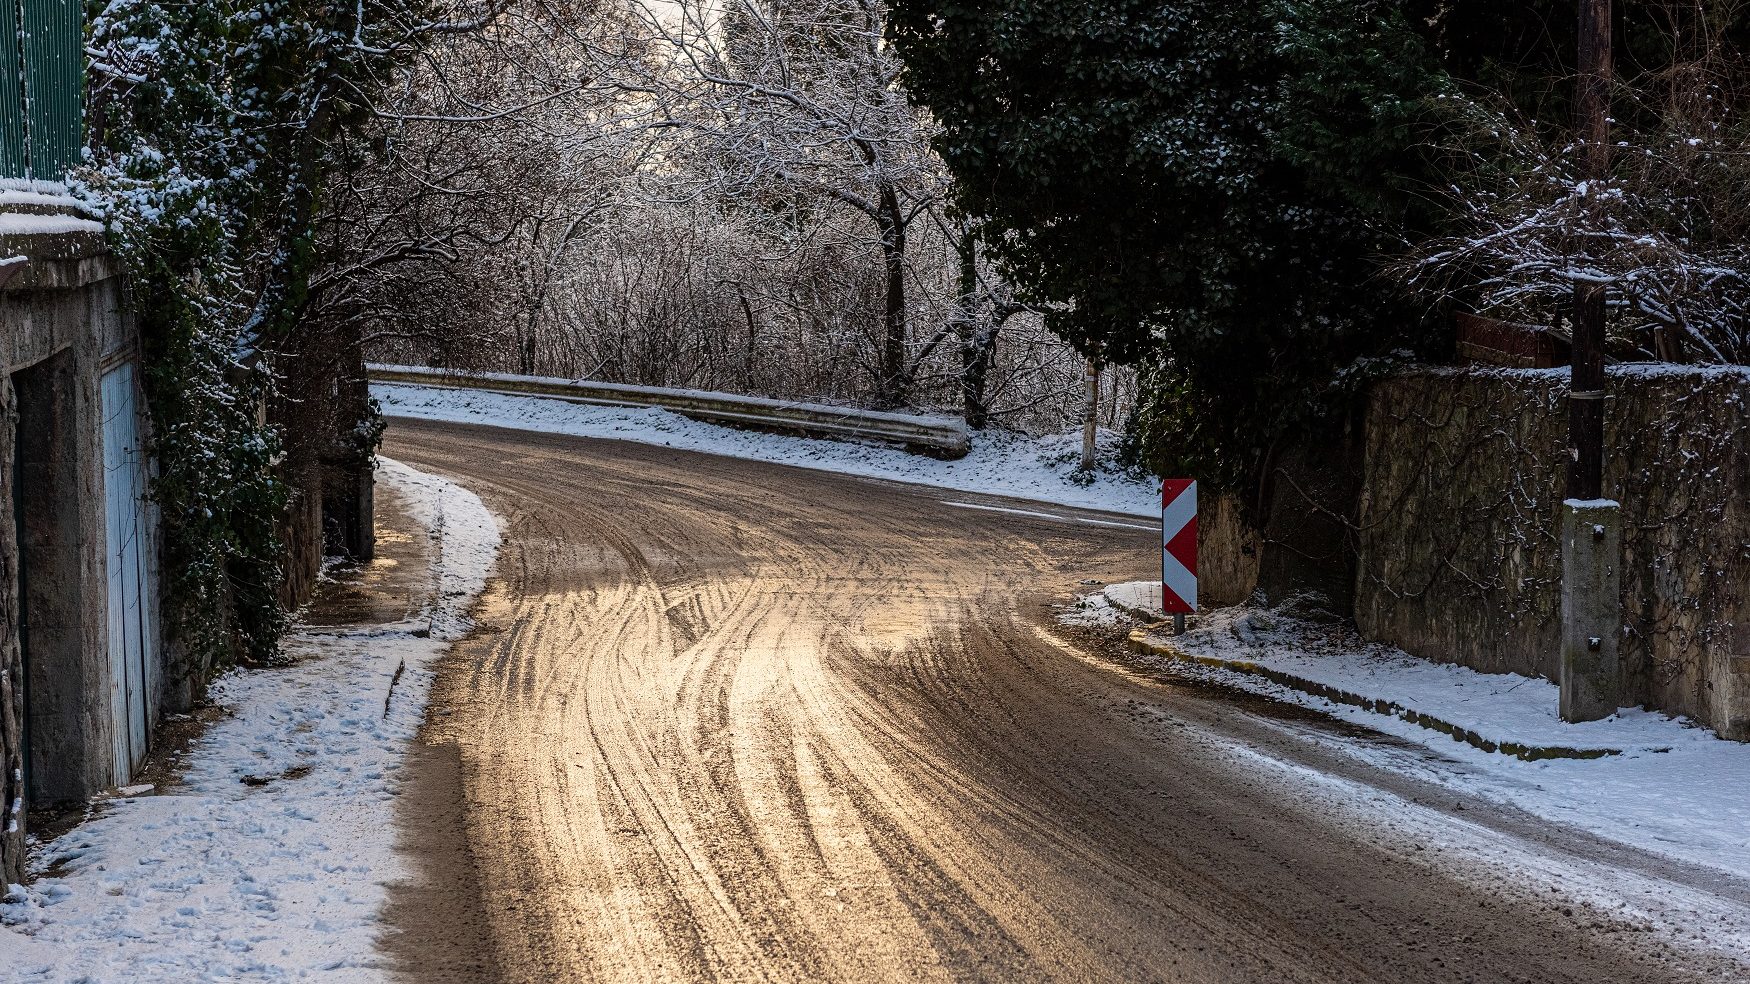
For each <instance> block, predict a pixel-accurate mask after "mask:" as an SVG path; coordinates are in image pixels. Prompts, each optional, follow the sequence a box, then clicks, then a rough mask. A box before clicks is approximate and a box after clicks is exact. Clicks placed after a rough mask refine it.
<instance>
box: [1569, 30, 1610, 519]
mask: <svg viewBox="0 0 1750 984" xmlns="http://www.w3.org/2000/svg"><path fill="white" fill-rule="evenodd" d="M1610 7H1611V0H1580V63H1579V68H1580V77H1579V83H1578V85H1577V87H1576V91H1575V93H1574V116H1575V126H1574V129H1575V131H1576V134H1577V136H1578V137H1579V141H1580V177H1581V180H1583V181H1585V182H1586V183H1587V195H1588V196H1589V197H1592V198H1594V199H1595V198H1596V196H1598V195H1599V194H1601V193H1602V192H1603V190H1604V182H1605V180H1606V179H1607V178H1609V176H1610V85H1611V76H1612V63H1611V62H1612V59H1611V25H1610V12H1611V11H1610ZM1605 295H1606V289H1605V287H1604V285H1603V284H1581V285H1579V286H1577V287H1575V288H1574V365H1573V371H1572V375H1571V377H1570V382H1569V387H1568V389H1569V394H1568V443H1569V456H1568V498H1570V499H1588V500H1590V499H1600V498H1603V496H1604V319H1605V303H1604V302H1605Z"/></svg>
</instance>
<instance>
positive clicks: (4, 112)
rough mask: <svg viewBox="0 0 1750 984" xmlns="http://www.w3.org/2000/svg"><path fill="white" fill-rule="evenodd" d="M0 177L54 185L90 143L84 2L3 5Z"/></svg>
mask: <svg viewBox="0 0 1750 984" xmlns="http://www.w3.org/2000/svg"><path fill="white" fill-rule="evenodd" d="M0 60H3V71H0V125H3V126H4V129H5V132H4V134H0V177H11V178H36V179H39V180H53V179H56V178H60V177H62V176H64V175H65V174H66V173H67V169H68V168H70V167H72V166H73V165H75V164H77V163H78V162H79V158H80V153H81V150H82V149H83V148H84V145H85V11H84V4H83V3H82V0H0Z"/></svg>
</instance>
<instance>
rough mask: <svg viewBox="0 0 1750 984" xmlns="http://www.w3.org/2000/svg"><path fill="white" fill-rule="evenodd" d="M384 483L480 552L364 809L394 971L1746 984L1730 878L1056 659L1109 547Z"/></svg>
mask: <svg viewBox="0 0 1750 984" xmlns="http://www.w3.org/2000/svg"><path fill="white" fill-rule="evenodd" d="M385 452H386V453H387V454H390V455H393V456H394V457H396V458H399V459H401V460H404V461H407V462H408V463H410V464H412V465H414V466H416V467H419V468H422V469H425V470H429V471H433V472H436V473H439V474H443V475H446V476H449V477H452V478H454V479H456V480H458V481H460V482H461V483H462V484H464V485H466V486H467V487H469V488H470V489H472V490H474V491H475V492H477V493H479V494H480V495H481V497H482V498H483V499H484V500H485V501H486V502H487V504H488V505H489V506H491V507H492V508H493V509H494V510H496V511H497V512H498V513H499V514H500V515H501V516H502V518H503V520H504V541H505V546H504V551H503V553H502V554H501V557H500V561H499V572H500V577H499V579H498V580H497V581H495V582H494V583H493V584H492V585H491V586H489V588H488V590H487V592H486V594H485V596H484V600H483V604H482V608H481V610H480V613H479V619H480V622H481V624H482V629H481V631H480V632H478V633H477V634H476V635H475V636H473V637H472V638H470V639H469V640H466V641H464V642H463V643H461V644H459V645H458V646H457V647H456V648H455V650H454V651H453V652H452V654H451V655H450V656H449V657H448V659H447V661H446V662H445V663H444V664H442V665H441V666H440V668H439V675H438V679H437V682H436V684H435V686H434V690H433V695H432V701H433V703H432V711H431V715H430V718H429V723H428V725H427V727H426V730H425V733H424V739H425V742H426V745H427V748H426V749H425V750H424V752H422V754H421V755H420V756H418V758H417V760H416V769H417V771H418V773H419V774H417V775H415V776H413V777H411V778H410V780H409V785H410V786H412V787H413V788H422V789H423V790H424V792H423V793H422V794H420V795H417V796H410V797H404V798H403V801H402V804H401V811H402V820H403V822H404V824H405V838H404V840H405V842H406V843H408V844H409V846H411V847H412V848H413V850H414V854H415V859H416V861H417V862H418V863H419V864H420V865H421V866H422V870H423V871H424V880H423V882H422V883H421V884H419V885H417V886H413V887H408V888H403V889H399V890H397V891H396V892H395V893H393V895H392V898H391V905H390V915H391V918H392V920H393V921H394V923H395V926H394V929H395V930H396V932H395V933H394V934H393V935H392V937H391V938H390V944H391V946H392V947H393V948H394V950H395V952H396V954H397V955H398V958H399V959H400V960H401V961H402V964H403V968H404V970H405V971H406V973H407V977H408V979H409V980H421V981H434V980H446V979H449V980H509V981H555V980H565V981H592V980H602V981H622V980H629V981H647V980H648V981H728V980H769V981H818V980H844V981H865V980H950V979H952V980H992V981H1018V980H1037V979H1057V980H1076V981H1092V980H1114V981H1117V980H1122V981H1137V980H1167V981H1183V982H1201V981H1221V982H1236V981H1246V982H1250V981H1257V982H1279V981H1281V982H1296V981H1318V982H1324V981H1392V982H1417V981H1479V982H1526V984H1554V982H1563V981H1576V982H1577V981H1586V982H1592V984H1596V982H1602V981H1636V982H1642V981H1645V982H1656V981H1667V980H1697V981H1703V980H1705V981H1714V982H1721V981H1737V980H1750V963H1747V962H1746V960H1745V954H1746V953H1747V952H1750V888H1746V886H1744V885H1743V884H1741V883H1737V882H1733V881H1730V880H1724V879H1722V878H1721V877H1720V876H1718V875H1714V874H1710V873H1707V872H1701V871H1694V870H1687V869H1683V868H1680V867H1674V866H1673V865H1672V864H1671V863H1670V862H1667V861H1662V860H1658V859H1655V858H1651V857H1648V856H1644V855H1640V854H1638V853H1634V852H1631V851H1627V850H1625V849H1623V848H1620V847H1615V846H1611V845H1609V844H1606V843H1603V842H1601V841H1598V840H1596V839H1594V838H1591V837H1589V836H1587V835H1585V834H1582V833H1579V832H1576V831H1570V830H1566V829H1563V828H1560V827H1555V826H1552V825H1550V824H1548V823H1547V822H1543V821H1536V820H1532V819H1531V818H1529V817H1526V816H1524V815H1521V814H1516V813H1513V812H1511V811H1509V810H1506V809H1504V808H1499V807H1495V806H1492V805H1491V804H1489V803H1486V802H1482V801H1479V800H1473V799H1466V798H1463V797H1460V796H1456V795H1455V794H1454V793H1452V792H1450V791H1447V790H1444V789H1441V788H1439V787H1436V786H1434V785H1432V784H1423V783H1421V782H1420V781H1418V780H1416V779H1413V778H1409V777H1406V776H1404V775H1400V774H1393V773H1389V772H1386V771H1383V770H1380V769H1378V768H1376V767H1372V766H1368V765H1366V764H1364V763H1362V762H1360V761H1358V760H1355V759H1352V758H1350V757H1348V756H1345V755H1343V754H1341V753H1340V752H1337V751H1333V750H1332V743H1331V742H1329V741H1313V740H1309V738H1308V735H1309V733H1310V732H1312V731H1315V730H1317V731H1321V732H1322V733H1324V734H1326V735H1328V733H1329V730H1330V729H1331V728H1333V727H1336V726H1334V725H1330V724H1327V723H1324V722H1321V721H1316V720H1304V719H1299V718H1296V717H1282V716H1280V713H1273V712H1272V711H1271V710H1270V708H1269V707H1268V706H1266V705H1250V704H1245V703H1236V702H1235V700H1234V699H1232V698H1229V697H1226V696H1222V695H1218V694H1211V693H1209V692H1207V691H1206V690H1202V689H1199V688H1197V687H1195V686H1192V685H1189V684H1177V683H1174V682H1173V681H1171V680H1166V679H1162V678H1159V677H1151V676H1145V675H1141V674H1138V673H1134V672H1130V671H1128V670H1127V669H1126V667H1125V666H1123V665H1121V664H1117V663H1114V662H1112V661H1111V660H1110V659H1108V657H1107V655H1103V654H1101V653H1100V652H1099V651H1098V646H1097V645H1096V644H1095V642H1094V640H1093V638H1092V637H1089V638H1080V637H1077V636H1074V635H1070V634H1069V633H1070V632H1072V631H1073V630H1068V629H1064V628H1062V627H1060V626H1055V623H1054V622H1053V620H1052V618H1051V617H1050V610H1049V606H1050V605H1051V604H1053V603H1062V602H1067V601H1068V600H1069V599H1070V598H1072V597H1073V596H1074V595H1076V594H1078V593H1081V592H1084V591H1086V590H1087V589H1086V588H1085V587H1084V586H1083V582H1085V581H1101V582H1105V581H1113V580H1120V579H1126V578H1128V576H1129V575H1130V574H1132V573H1133V572H1134V571H1136V570H1139V569H1147V566H1148V565H1150V564H1151V563H1152V562H1153V558H1154V552H1155V550H1156V547H1155V546H1154V537H1153V536H1152V535H1151V533H1150V532H1149V531H1147V530H1139V529H1135V528H1133V527H1135V526H1136V525H1137V523H1136V521H1135V520H1134V519H1132V518H1128V517H1122V516H1111V515H1099V514H1086V513H1078V512H1076V511H1075V510H1070V509H1065V508H1063V507H1055V506H1054V507H1050V508H1049V510H1042V509H1040V508H1038V507H1030V506H1029V505H1028V504H1025V503H1005V502H1001V501H997V500H986V499H982V498H979V497H976V496H968V495H965V494H958V493H956V494H944V493H942V492H941V491H940V490H934V491H932V490H929V489H924V488H918V487H907V486H900V485H894V484H887V483H881V482H874V481H870V480H866V479H853V478H844V477H839V476H834V475H831V474H827V473H822V472H806V471H800V470H795V469H788V468H783V467H780V466H775V465H770V464H754V463H746V462H740V461H735V460H731V459H725V458H713V457H706V456H701V455H695V454H691V453H686V452H678V451H671V450H667V449H664V448H659V447H647V446H639V445H631V444H619V443H612V442H605V441H596V440H587V439H580V438H575V437H564V436H551V435H539V434H526V433H515V432H510V431H497V430H488V429H482V428H471V427H466V426H460V425H454V424H437V423H429V422H416V421H407V420H397V421H395V422H394V424H393V426H392V427H391V429H390V432H389V438H388V443H387V446H386V448H385ZM967 504H971V505H974V506H978V507H983V508H965V506H966V505H967ZM988 507H996V508H994V509H993V508H988ZM1066 519H1074V520H1077V521H1065V520H1066ZM1086 520H1092V521H1093V522H1087V521H1086ZM1102 524H1109V525H1102ZM1353 740H1357V741H1367V740H1383V739H1378V738H1370V737H1368V736H1364V735H1356V736H1355V737H1354V739H1353Z"/></svg>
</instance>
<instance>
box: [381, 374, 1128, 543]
mask: <svg viewBox="0 0 1750 984" xmlns="http://www.w3.org/2000/svg"><path fill="white" fill-rule="evenodd" d="M371 395H372V396H375V397H376V398H377V400H378V402H379V403H381V404H382V407H383V413H384V414H385V415H387V416H390V417H403V418H410V419H416V420H439V421H446V422H449V423H460V424H484V425H487V426H491V427H505V428H511V429H514V430H525V431H535V432H539V433H545V434H566V435H570V436H572V437H594V438H606V439H609V440H616V441H631V442H635V443H638V444H654V445H659V446H663V447H671V448H676V449H679V450H683V451H699V452H703V453H705V454H715V455H722V456H724V457H730V458H740V459H744V460H748V461H766V462H771V463H773V464H780V465H793V466H796V467H798V468H812V469H815V470H817V471H830V472H838V473H840V474H844V475H860V476H863V477H867V478H881V479H887V480H889V481H895V482H906V483H909V484H912V485H928V486H934V487H937V488H946V489H956V490H959V491H962V492H976V493H982V494H986V495H996V496H1004V497H1007V498H1013V499H1031V500H1033V501H1036V502H1049V503H1053V504H1056V505H1060V506H1070V507H1074V508H1081V509H1098V510H1103V511H1106V512H1115V513H1124V514H1127V515H1133V516H1155V515H1158V514H1159V513H1160V488H1159V486H1157V485H1155V484H1154V483H1153V482H1151V481H1145V480H1139V479H1137V478H1135V477H1133V476H1129V475H1124V474H1120V473H1117V472H1113V471H1101V472H1099V473H1098V474H1096V475H1095V477H1094V478H1093V479H1092V480H1091V481H1088V482H1087V484H1085V485H1084V484H1078V481H1077V477H1076V471H1075V468H1076V465H1077V463H1078V461H1079V456H1080V451H1081V436H1080V434H1079V432H1078V433H1076V434H1062V435H1057V436H1053V437H1046V438H1038V439H1030V438H1025V437H1017V436H1012V435H1004V434H997V433H985V434H978V435H974V437H973V445H972V452H971V453H970V454H968V455H967V456H966V457H965V458H962V459H960V460H959V461H939V460H936V459H933V458H924V457H920V456H918V455H914V454H908V453H906V452H904V451H900V450H896V449H893V448H887V447H878V446H873V445H864V444H849V443H844V442H839V441H829V440H819V439H814V438H805V437H791V436H788V435H783V434H765V433H757V432H753V431H743V430H735V429H732V428H728V427H717V426H714V425H711V424H704V423H700V422H698V421H695V420H689V419H687V418H686V417H682V416H679V415H678V414H673V413H669V412H668V411H666V410H644V409H627V408H621V407H599V406H589V405H585V404H578V403H570V402H567V401H565V400H556V399H549V398H545V397H538V396H517V395H512V394H508V393H486V392H478V391H467V390H455V389H443V388H438V387H425V386H403V385H398V384H393V383H375V384H372V386H371ZM1116 439H1117V438H1116V435H1114V434H1111V433H1106V434H1103V435H1102V443H1103V445H1104V448H1103V452H1102V456H1103V457H1104V458H1105V459H1106V460H1111V457H1112V454H1113V451H1114V450H1115V445H1116Z"/></svg>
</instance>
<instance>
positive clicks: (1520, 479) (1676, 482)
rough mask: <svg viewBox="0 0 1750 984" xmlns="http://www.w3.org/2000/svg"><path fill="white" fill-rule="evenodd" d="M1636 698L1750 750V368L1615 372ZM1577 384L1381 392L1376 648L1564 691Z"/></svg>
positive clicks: (1372, 462) (1372, 568) (1451, 385)
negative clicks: (1570, 441) (1564, 573)
mask: <svg viewBox="0 0 1750 984" xmlns="http://www.w3.org/2000/svg"><path fill="white" fill-rule="evenodd" d="M1610 388H1611V394H1612V399H1611V401H1610V403H1609V404H1608V410H1607V435H1606V440H1607V446H1608V449H1609V450H1608V452H1607V454H1608V459H1609V460H1608V467H1607V471H1606V477H1605V487H1606V494H1607V495H1609V496H1611V497H1613V498H1615V499H1617V500H1618V501H1619V502H1621V503H1622V505H1623V509H1624V517H1623V554H1624V557H1623V562H1624V568H1623V612H1624V639H1623V650H1622V652H1623V659H1624V665H1625V666H1627V667H1628V668H1629V672H1630V681H1629V693H1630V695H1631V699H1633V700H1636V701H1639V702H1642V703H1645V704H1646V705H1648V706H1651V707H1655V708H1658V709H1661V710H1665V711H1668V712H1670V713H1674V714H1683V715H1688V716H1690V717H1692V718H1694V719H1696V720H1698V721H1700V722H1702V723H1704V724H1707V725H1709V726H1711V727H1714V728H1716V729H1717V730H1719V732H1720V733H1721V734H1722V735H1725V736H1728V737H1733V738H1738V739H1743V740H1750V496H1747V494H1746V490H1750V433H1747V432H1746V427H1745V420H1746V409H1747V407H1750V372H1745V371H1739V370H1718V369H1715V370H1701V369H1682V368H1674V367H1673V368H1663V369H1660V370H1657V371H1654V370H1647V369H1637V368H1636V367H1625V368H1623V369H1620V370H1613V371H1612V375H1611V381H1610ZM1565 394H1566V378H1565V372H1563V371H1553V372H1552V371H1541V372H1540V371H1523V372H1520V371H1486V372H1485V371H1478V372H1457V371H1430V372H1428V373H1425V374H1421V375H1416V376H1406V377H1402V378H1398V379H1394V380H1390V381H1387V382H1384V383H1381V384H1379V385H1378V386H1377V387H1376V388H1375V389H1374V390H1373V392H1372V393H1371V394H1370V398H1369V400H1368V408H1367V423H1366V429H1365V435H1366V436H1365V460H1364V464H1363V474H1362V491H1361V496H1360V499H1361V501H1360V504H1359V509H1358V511H1357V544H1358V545H1357V553H1358V556H1357V576H1356V589H1357V590H1356V599H1355V617H1356V621H1357V623H1358V625H1359V627H1360V629H1361V631H1362V632H1363V633H1364V634H1365V635H1367V636H1368V637H1369V638H1373V639H1378V640H1381V641H1385V642H1389V643H1391V644H1393V645H1396V646H1399V647H1401V648H1403V649H1405V650H1407V651H1409V652H1411V653H1414V654H1416V655H1418V656H1421V657H1424V658H1427V659H1431V660H1437V661H1443V662H1453V663H1460V664H1463V665H1466V666H1472V667H1475V668H1477V669H1481V670H1487V671H1491V672H1501V671H1514V672H1519V673H1524V674H1528V675H1539V676H1545V677H1549V678H1552V679H1553V678H1554V676H1555V674H1556V672H1557V669H1558V667H1559V648H1560V647H1559V634H1558V633H1559V625H1558V620H1559V613H1560V588H1561V553H1560V544H1559V542H1558V539H1557V529H1558V525H1559V509H1560V506H1561V502H1562V500H1563V489H1562V486H1563V481H1564V478H1563V476H1564V463H1563V454H1564V448H1565V446H1566V433H1567V418H1566V401H1565Z"/></svg>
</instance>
